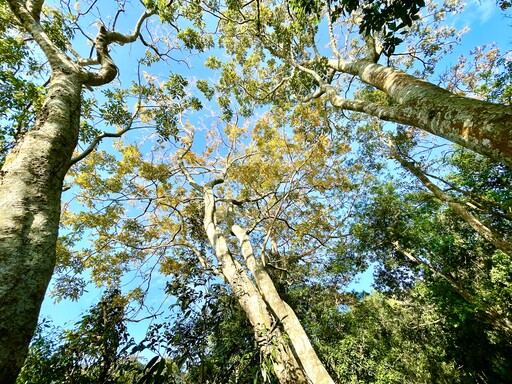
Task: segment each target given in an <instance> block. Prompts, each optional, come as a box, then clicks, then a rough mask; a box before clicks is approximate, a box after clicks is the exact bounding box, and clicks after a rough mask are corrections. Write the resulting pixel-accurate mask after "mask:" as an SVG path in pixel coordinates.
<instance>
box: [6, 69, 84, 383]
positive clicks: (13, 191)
mask: <svg viewBox="0 0 512 384" xmlns="http://www.w3.org/2000/svg"><path fill="white" fill-rule="evenodd" d="M81 90H82V82H81V81H80V79H79V78H78V77H77V76H76V75H72V74H71V75H70V74H65V73H62V72H60V73H59V72H57V73H54V74H53V76H52V79H51V84H50V88H49V91H48V94H47V96H46V102H45V104H44V106H43V108H42V109H41V111H40V112H39V114H38V117H37V120H36V124H35V126H34V127H33V128H32V129H31V130H30V131H29V132H28V133H27V134H26V135H25V136H24V137H23V138H22V140H21V142H20V143H18V145H17V146H16V147H15V149H14V150H13V151H12V152H11V153H9V155H8V156H7V158H6V161H5V163H4V165H3V167H2V170H1V174H0V303H1V310H0V383H3V384H9V383H14V382H15V380H16V377H17V375H18V373H19V370H20V369H21V367H22V365H23V361H24V359H25V356H26V353H27V350H28V344H29V342H30V339H31V337H32V335H33V332H34V330H35V327H36V325H37V318H38V315H39V309H40V306H41V303H42V301H43V298H44V295H45V292H46V288H47V286H48V283H49V281H50V279H51V276H52V273H53V268H54V266H55V247H56V242H57V235H58V228H59V218H60V199H61V193H62V184H63V180H64V176H65V174H66V172H67V170H68V164H69V160H70V159H71V155H72V153H73V150H74V148H75V145H76V142H77V137H78V128H79V121H80V100H81Z"/></svg>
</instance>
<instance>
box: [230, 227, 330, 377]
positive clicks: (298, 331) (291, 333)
mask: <svg viewBox="0 0 512 384" xmlns="http://www.w3.org/2000/svg"><path fill="white" fill-rule="evenodd" d="M232 231H233V233H234V234H235V236H236V237H237V238H238V240H239V241H240V247H241V249H242V255H243V257H244V259H245V261H246V264H247V266H248V268H249V270H250V271H251V273H252V275H253V276H254V279H255V280H256V284H257V286H258V289H259V291H260V292H261V295H262V297H263V299H264V300H265V302H266V303H267V305H268V307H269V308H270V310H271V311H272V312H273V313H274V314H275V316H276V317H277V318H278V319H279V322H280V323H281V324H282V326H283V329H284V331H285V333H286V335H287V336H288V337H289V338H290V344H291V345H292V347H293V350H294V352H295V355H296V356H297V358H298V360H299V361H300V363H301V366H302V368H303V369H304V372H305V373H306V376H307V377H308V380H309V381H310V382H312V383H315V384H334V380H333V379H332V378H331V376H330V375H329V372H327V369H325V366H324V365H323V363H322V362H321V361H320V359H319V358H318V356H317V354H316V352H315V350H314V349H313V346H312V345H311V342H310V341H309V337H308V335H307V334H306V332H305V331H304V328H303V327H302V325H301V324H300V321H299V318H298V317H297V315H296V314H295V312H294V311H293V309H292V308H291V307H290V306H289V305H288V303H287V302H285V301H284V300H283V299H281V296H280V295H279V292H278V291H277V289H276V287H275V285H274V282H273V281H272V278H271V277H270V276H269V274H268V272H267V271H266V270H265V268H264V267H263V266H262V265H261V262H260V260H258V259H256V258H255V257H254V252H253V248H252V245H251V242H250V240H249V236H247V233H246V231H245V230H244V229H243V228H241V227H239V226H238V225H234V226H232Z"/></svg>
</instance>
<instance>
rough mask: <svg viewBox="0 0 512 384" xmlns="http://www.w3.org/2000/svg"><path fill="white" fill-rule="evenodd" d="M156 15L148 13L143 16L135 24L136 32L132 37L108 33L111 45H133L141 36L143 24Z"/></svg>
mask: <svg viewBox="0 0 512 384" xmlns="http://www.w3.org/2000/svg"><path fill="white" fill-rule="evenodd" d="M155 14H156V13H155V12H153V11H146V12H144V13H143V14H142V16H141V17H140V18H139V20H138V21H137V24H135V30H134V31H133V33H132V34H131V35H125V34H122V33H119V32H116V31H110V32H107V40H108V42H109V43H118V44H120V45H124V44H128V43H133V42H134V41H135V40H137V37H138V36H139V34H140V29H141V28H142V24H143V23H144V21H145V20H146V19H148V18H149V17H151V16H153V15H155Z"/></svg>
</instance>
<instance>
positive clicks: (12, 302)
mask: <svg viewBox="0 0 512 384" xmlns="http://www.w3.org/2000/svg"><path fill="white" fill-rule="evenodd" d="M43 3H44V0H33V1H27V2H25V1H19V0H9V1H8V4H9V7H10V10H11V12H12V14H13V16H14V17H15V18H16V23H15V24H17V25H19V26H21V27H22V28H23V29H24V32H26V33H27V34H28V35H30V36H31V38H32V39H33V40H34V41H35V42H36V43H37V44H38V45H39V47H40V48H41V50H42V52H43V54H44V55H45V56H46V58H47V59H48V62H49V64H50V67H51V78H50V84H49V88H48V90H47V93H46V95H45V99H44V103H43V106H42V108H41V109H40V110H39V111H38V112H37V116H36V121H35V124H34V126H33V127H30V129H28V130H27V133H26V134H25V135H24V136H23V137H22V138H21V140H20V141H19V142H18V143H17V144H16V146H15V147H14V148H13V150H12V151H11V152H10V153H9V154H8V155H7V156H6V160H5V162H4V164H3V166H2V169H1V170H0V383H2V384H11V383H14V382H15V381H16V377H17V375H18V373H19V371H20V369H21V367H22V365H23V362H24V360H25V357H26V354H27V351H28V345H29V343H30V339H31V338H32V335H33V333H34V331H35V328H36V325H37V319H38V316H39V310H40V307H41V303H42V301H43V298H44V295H45V293H46V289H47V287H48V284H49V282H50V279H51V277H52V273H53V269H54V267H55V253H56V243H57V236H58V229H59V219H60V199H61V194H62V185H63V181H64V177H65V175H66V172H67V170H68V168H69V166H70V160H71V156H72V154H73V151H74V149H75V147H76V144H77V140H78V130H79V127H80V105H81V93H82V87H83V86H84V85H87V86H97V85H103V84H106V83H109V82H111V81H112V80H113V79H114V78H115V76H116V75H117V68H116V66H115V65H114V63H113V61H112V59H111V58H110V56H109V54H108V45H109V44H110V43H111V42H114V41H118V40H117V39H118V36H117V35H115V34H113V33H112V34H110V32H108V31H107V30H106V29H105V28H104V27H102V28H100V31H99V34H98V36H97V38H96V42H95V43H96V45H95V48H96V52H97V58H96V59H95V61H94V63H95V64H99V65H100V66H101V67H100V69H99V70H98V71H97V72H92V71H88V70H85V69H84V68H82V67H81V66H80V65H78V63H77V62H76V61H75V60H73V59H71V58H69V57H68V56H67V55H66V54H65V53H64V52H63V51H62V50H61V49H59V48H58V47H56V46H55V45H54V44H53V42H52V41H51V39H50V38H49V37H48V36H47V35H46V33H45V32H44V30H43V28H42V27H41V25H40V12H41V9H42V6H43ZM150 15H151V14H149V13H147V14H144V15H143V17H142V18H141V19H140V20H139V23H138V24H137V29H136V32H135V33H134V35H130V36H124V35H119V34H118V35H119V36H121V37H124V38H125V39H132V38H133V39H135V37H136V36H137V35H138V33H139V29H140V23H142V21H143V20H144V19H145V18H147V17H149V16H150ZM134 36H135V37H134ZM130 41H131V40H130ZM130 41H128V42H130Z"/></svg>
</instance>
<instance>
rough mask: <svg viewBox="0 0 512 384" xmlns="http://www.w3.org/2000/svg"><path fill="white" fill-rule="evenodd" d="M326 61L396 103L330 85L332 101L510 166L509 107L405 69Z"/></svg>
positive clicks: (511, 132) (511, 123) (511, 122)
mask: <svg viewBox="0 0 512 384" xmlns="http://www.w3.org/2000/svg"><path fill="white" fill-rule="evenodd" d="M329 65H330V66H331V67H332V68H334V69H336V70H339V71H341V72H345V73H348V74H352V75H354V76H357V77H358V78H359V79H361V80H362V81H364V82H365V83H367V84H370V85H372V86H374V87H376V88H378V89H380V90H382V91H383V92H385V93H386V94H387V95H388V96H389V97H390V98H391V99H393V101H394V102H396V105H394V106H381V105H377V104H372V103H367V102H361V101H353V100H345V99H342V98H341V97H339V96H337V95H334V94H333V92H332V89H330V91H331V92H330V93H331V95H330V96H331V101H332V102H333V104H334V105H336V106H338V107H340V108H346V109H350V110H355V111H360V112H364V113H368V114H370V115H372V116H376V117H379V118H381V119H383V120H388V121H393V122H396V123H399V124H406V125H410V126H413V127H417V128H419V129H423V130H425V131H427V132H430V133H432V134H434V135H436V136H440V137H443V138H445V139H447V140H449V141H451V142H454V143H457V144H459V145H461V146H463V147H465V148H468V149H471V150H473V151H475V152H477V153H480V154H482V155H484V156H488V157H490V158H491V159H494V160H496V161H501V162H503V163H505V164H507V165H509V166H512V107H511V106H507V105H499V104H493V103H488V102H485V101H481V100H476V99H472V98H468V97H463V96H459V95H456V94H453V93H451V92H448V91H447V90H446V89H443V88H440V87H438V86H436V85H434V84H431V83H429V82H426V81H423V80H420V79H418V78H416V77H414V76H411V75H409V74H407V73H404V72H401V71H398V70H396V69H393V68H390V67H384V66H382V65H379V64H375V63H372V62H369V61H358V62H352V63H342V62H338V61H336V60H330V61H329ZM325 91H327V92H328V90H325Z"/></svg>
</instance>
